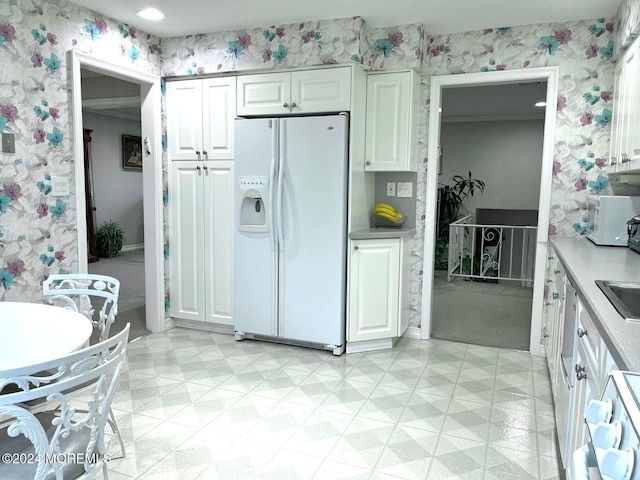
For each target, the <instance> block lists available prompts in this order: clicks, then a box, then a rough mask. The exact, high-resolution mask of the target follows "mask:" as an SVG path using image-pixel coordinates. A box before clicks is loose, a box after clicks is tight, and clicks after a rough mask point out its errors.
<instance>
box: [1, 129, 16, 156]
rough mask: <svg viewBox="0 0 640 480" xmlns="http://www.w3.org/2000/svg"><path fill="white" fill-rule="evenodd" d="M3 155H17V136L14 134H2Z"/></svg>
mask: <svg viewBox="0 0 640 480" xmlns="http://www.w3.org/2000/svg"><path fill="white" fill-rule="evenodd" d="M2 153H16V136H15V135H14V134H13V133H3V134H2Z"/></svg>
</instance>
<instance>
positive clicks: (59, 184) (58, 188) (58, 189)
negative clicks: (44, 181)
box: [51, 177, 69, 197]
mask: <svg viewBox="0 0 640 480" xmlns="http://www.w3.org/2000/svg"><path fill="white" fill-rule="evenodd" d="M51 195H52V196H54V197H68V196H69V179H68V178H67V177H51Z"/></svg>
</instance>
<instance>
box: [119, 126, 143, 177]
mask: <svg viewBox="0 0 640 480" xmlns="http://www.w3.org/2000/svg"><path fill="white" fill-rule="evenodd" d="M122 169H123V170H133V171H138V172H141V171H142V138H141V137H136V136H134V135H122Z"/></svg>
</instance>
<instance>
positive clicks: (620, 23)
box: [614, 0, 640, 57]
mask: <svg viewBox="0 0 640 480" xmlns="http://www.w3.org/2000/svg"><path fill="white" fill-rule="evenodd" d="M615 23H616V28H615V32H616V36H615V41H614V45H615V52H614V55H615V56H616V57H617V56H618V53H619V52H621V51H622V50H624V49H625V48H627V47H628V46H629V45H630V44H631V42H633V40H634V39H635V38H636V37H637V36H638V34H640V0H622V3H621V4H620V7H619V8H618V13H617V15H616V22H615Z"/></svg>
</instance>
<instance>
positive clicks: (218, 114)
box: [202, 77, 236, 160]
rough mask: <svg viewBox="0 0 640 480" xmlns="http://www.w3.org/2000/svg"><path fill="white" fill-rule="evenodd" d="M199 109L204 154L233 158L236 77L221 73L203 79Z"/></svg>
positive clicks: (209, 157) (208, 156) (212, 157)
mask: <svg viewBox="0 0 640 480" xmlns="http://www.w3.org/2000/svg"><path fill="white" fill-rule="evenodd" d="M202 109H203V111H202V134H203V140H202V147H203V149H204V152H206V153H205V154H204V158H205V159H209V160H233V158H234V155H233V120H234V118H235V117H236V79H235V78H234V77H224V78H209V79H207V80H202Z"/></svg>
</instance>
